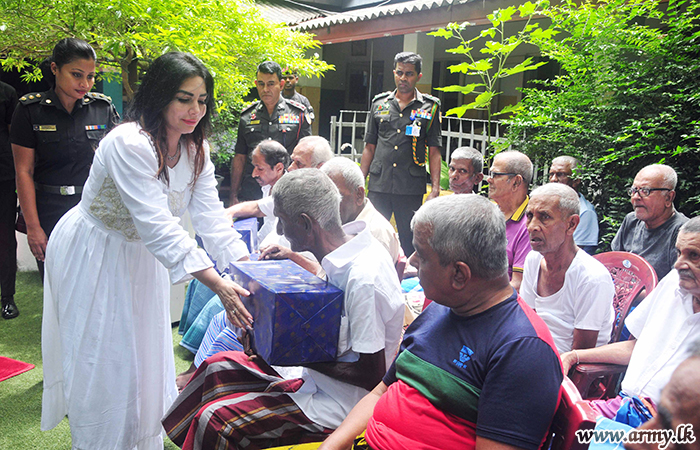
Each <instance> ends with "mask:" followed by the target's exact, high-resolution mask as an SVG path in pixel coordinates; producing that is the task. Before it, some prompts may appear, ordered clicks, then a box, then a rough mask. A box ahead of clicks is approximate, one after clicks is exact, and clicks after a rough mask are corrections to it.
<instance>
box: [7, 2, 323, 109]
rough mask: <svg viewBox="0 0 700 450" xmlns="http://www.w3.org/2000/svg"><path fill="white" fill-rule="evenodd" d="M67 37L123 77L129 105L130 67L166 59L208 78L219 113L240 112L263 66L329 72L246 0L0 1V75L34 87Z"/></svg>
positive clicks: (304, 42)
mask: <svg viewBox="0 0 700 450" xmlns="http://www.w3.org/2000/svg"><path fill="white" fill-rule="evenodd" d="M69 36H72V37H77V38H81V39H84V40H86V41H87V42H89V43H91V44H92V45H93V47H95V49H96V51H97V53H98V58H100V60H101V61H100V62H101V64H105V65H113V66H116V67H118V68H119V69H121V76H122V79H123V85H124V88H125V91H126V94H127V97H131V95H132V94H133V88H134V85H133V83H134V81H135V77H133V70H134V64H136V66H137V70H138V69H143V68H145V67H146V66H147V65H148V62H149V61H150V60H152V59H155V58H156V57H158V56H160V55H161V54H162V53H164V52H166V51H171V50H179V51H188V52H191V53H193V54H194V55H196V56H197V57H199V58H200V59H201V60H202V61H203V62H204V63H205V64H206V65H207V66H208V67H209V69H210V70H211V72H212V74H213V75H214V77H215V80H216V89H217V101H218V106H219V108H224V107H226V106H235V107H240V103H241V100H242V98H243V96H245V95H246V94H247V93H248V91H249V90H250V88H251V87H252V86H253V83H252V80H253V78H254V75H255V67H256V66H257V64H258V63H260V62H262V61H264V60H266V59H271V60H275V61H277V62H279V63H280V64H282V65H283V66H284V65H292V66H294V67H296V68H297V69H298V70H299V72H300V73H302V74H305V75H309V76H311V75H320V74H321V73H322V72H323V71H325V70H328V69H329V68H330V67H331V66H329V65H328V64H326V63H325V62H323V61H321V60H320V59H319V58H318V57H312V58H306V57H305V56H304V54H305V52H306V51H307V50H308V49H312V48H314V47H317V46H318V44H317V43H315V42H314V41H313V39H312V37H311V35H308V34H304V33H298V32H294V31H291V30H289V29H287V28H285V27H283V26H281V25H276V24H272V23H270V22H268V21H267V20H265V19H264V18H263V17H262V16H261V15H260V13H259V12H258V10H257V9H256V8H255V5H254V3H252V2H251V1H249V0H240V1H239V0H169V1H165V2H164V1H162V0H93V1H89V2H87V1H79V0H0V62H1V63H2V66H3V68H4V70H13V69H16V70H21V71H23V72H24V77H25V79H27V80H36V79H39V78H40V77H41V73H40V71H39V70H38V67H37V64H38V63H39V62H41V60H43V59H44V58H45V57H46V56H48V55H49V54H50V52H51V49H52V48H53V46H54V44H55V43H56V42H57V41H58V40H60V39H62V38H64V37H69ZM130 71H131V73H132V76H131V77H130Z"/></svg>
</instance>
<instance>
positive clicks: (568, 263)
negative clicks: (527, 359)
mask: <svg viewBox="0 0 700 450" xmlns="http://www.w3.org/2000/svg"><path fill="white" fill-rule="evenodd" d="M525 216H526V218H527V231H528V233H529V236H530V245H531V246H532V250H533V251H531V252H530V253H529V254H528V255H527V259H526V260H525V271H524V273H523V283H522V284H521V285H520V295H521V296H522V297H523V300H525V302H527V304H528V305H530V306H531V307H533V308H534V309H535V311H537V314H538V315H539V316H540V317H542V320H544V322H545V323H546V324H547V326H548V327H549V331H551V333H552V337H553V338H554V343H555V344H556V346H557V350H559V353H564V352H568V351H570V350H571V349H582V348H591V347H598V346H600V345H605V344H607V343H608V342H609V341H610V333H611V332H612V328H613V320H614V316H615V313H614V310H613V297H614V295H615V285H614V284H613V280H612V277H611V276H610V272H609V271H608V269H606V268H605V266H604V265H603V264H601V263H600V262H598V261H597V260H596V259H594V258H593V257H592V256H591V255H589V254H588V253H586V252H585V251H583V250H582V249H580V248H579V247H578V246H577V245H576V243H575V242H574V235H575V233H576V229H577V227H578V225H579V199H578V195H577V194H576V191H574V190H573V189H572V188H570V187H569V186H566V185H564V184H558V183H549V184H545V185H544V186H541V187H538V188H537V189H535V190H534V191H532V193H531V194H530V203H528V205H527V209H526V212H525Z"/></svg>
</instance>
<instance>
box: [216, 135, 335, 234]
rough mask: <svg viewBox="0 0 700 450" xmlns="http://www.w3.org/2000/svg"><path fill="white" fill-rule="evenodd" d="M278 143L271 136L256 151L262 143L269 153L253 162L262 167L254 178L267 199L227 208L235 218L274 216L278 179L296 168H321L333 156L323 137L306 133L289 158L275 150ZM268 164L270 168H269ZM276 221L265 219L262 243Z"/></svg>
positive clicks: (272, 229) (254, 166)
mask: <svg viewBox="0 0 700 450" xmlns="http://www.w3.org/2000/svg"><path fill="white" fill-rule="evenodd" d="M274 142H276V141H271V140H269V139H268V140H266V141H262V142H261V143H260V144H259V145H258V147H256V150H257V149H258V148H261V146H264V147H265V154H264V155H261V156H262V157H261V156H258V164H257V165H256V164H255V161H253V168H254V169H255V168H257V169H258V170H257V174H258V176H257V177H256V174H255V173H253V178H255V180H256V181H257V182H258V184H260V186H261V187H262V191H263V198H262V199H261V200H251V201H248V202H242V203H238V204H236V205H233V206H231V207H229V208H226V215H227V216H228V217H230V218H231V219H234V218H243V217H266V218H268V217H273V215H272V210H273V203H272V197H270V190H271V189H272V187H273V186H274V185H275V183H276V182H277V180H279V179H280V178H281V177H282V175H284V174H285V172H286V171H287V169H289V170H290V171H292V170H295V169H303V168H305V167H316V168H319V167H321V166H322V165H323V163H325V162H326V161H328V160H330V159H331V158H332V157H333V152H332V151H331V146H330V144H329V143H328V141H327V140H326V139H325V138H322V137H321V136H306V137H305V138H301V140H300V141H299V143H298V144H297V146H296V147H294V151H293V152H292V156H291V159H290V156H289V154H288V153H287V151H286V149H285V153H287V155H286V158H285V157H284V156H282V154H281V153H279V152H278V151H274V152H273V150H272V149H273V148H274V149H276V150H278V147H277V146H275V145H274ZM280 146H281V147H282V148H284V146H282V144H280ZM263 158H264V159H265V162H264V163H263V162H262V159H263ZM253 159H255V151H253ZM279 163H282V164H283V170H282V171H280V170H279V167H278V166H277V164H279ZM290 163H291V165H290ZM266 165H267V166H269V167H268V168H266V167H265V166H266ZM263 183H264V184H263ZM268 222H269V223H270V224H271V225H270V226H267V224H268ZM273 222H275V220H269V221H267V220H266V221H265V225H263V227H262V228H261V229H260V233H258V239H259V242H262V240H263V239H264V238H265V236H267V235H268V234H269V233H270V231H274V229H275V224H274V223H273ZM275 223H276V222H275Z"/></svg>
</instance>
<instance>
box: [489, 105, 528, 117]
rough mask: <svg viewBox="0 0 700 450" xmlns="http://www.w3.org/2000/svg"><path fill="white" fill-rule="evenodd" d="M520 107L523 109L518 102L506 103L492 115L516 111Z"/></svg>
mask: <svg viewBox="0 0 700 450" xmlns="http://www.w3.org/2000/svg"><path fill="white" fill-rule="evenodd" d="M521 109H523V106H522V105H521V104H519V103H518V104H515V105H508V106H506V107H505V108H503V109H502V110H500V111H498V112H497V113H494V114H493V115H494V116H500V115H503V114H509V113H517V112H518V111H520V110H521Z"/></svg>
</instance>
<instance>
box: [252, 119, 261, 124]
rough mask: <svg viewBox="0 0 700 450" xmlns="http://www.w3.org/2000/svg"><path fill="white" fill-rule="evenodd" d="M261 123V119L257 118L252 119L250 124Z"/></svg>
mask: <svg viewBox="0 0 700 450" xmlns="http://www.w3.org/2000/svg"><path fill="white" fill-rule="evenodd" d="M259 124H260V119H255V120H251V121H250V125H259Z"/></svg>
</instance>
